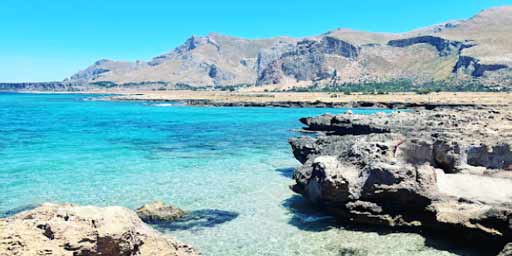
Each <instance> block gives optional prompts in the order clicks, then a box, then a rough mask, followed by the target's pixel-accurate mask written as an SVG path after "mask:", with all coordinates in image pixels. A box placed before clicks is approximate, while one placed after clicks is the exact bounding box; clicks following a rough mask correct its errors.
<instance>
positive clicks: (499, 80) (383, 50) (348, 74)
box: [66, 7, 512, 87]
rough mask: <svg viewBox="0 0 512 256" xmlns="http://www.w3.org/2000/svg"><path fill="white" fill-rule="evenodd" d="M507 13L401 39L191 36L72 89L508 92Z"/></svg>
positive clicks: (488, 13)
mask: <svg viewBox="0 0 512 256" xmlns="http://www.w3.org/2000/svg"><path fill="white" fill-rule="evenodd" d="M511 67H512V7H497V8H491V9H488V10H484V11H482V12H481V13H479V14H477V15H475V16H474V17H472V18H470V19H468V20H462V21H453V22H446V23H443V24H438V25H434V26H431V27H427V28H422V29H418V30H414V31H411V32H407V33H403V34H391V33H370V32H362V31H353V30H348V29H338V30H333V31H330V32H327V33H325V34H322V35H319V36H315V37H310V38H300V39H294V38H288V37H277V38H270V39H259V40H248V39H241V38H236V37H229V36H224V35H220V34H209V35H207V36H204V37H196V36H193V37H191V38H190V39H188V40H187V41H186V42H185V43H184V44H183V45H181V46H179V47H177V48H176V49H174V50H173V51H171V52H169V53H167V54H164V55H162V56H158V57H156V58H154V59H153V60H151V61H149V62H135V63H130V62H116V61H109V60H102V61H98V62H96V63H95V64H94V65H92V66H91V67H88V68H87V69H85V70H83V71H80V72H78V73H77V74H75V75H73V76H71V77H70V78H69V79H67V80H66V82H67V83H71V84H98V85H125V86H127V85H138V86H149V85H151V84H153V85H158V86H165V87H176V86H187V87H188V86H201V87H203V86H214V87H222V86H233V85H256V86H261V85H269V84H281V85H283V84H285V85H289V86H293V85H296V84H304V83H306V84H317V85H318V84H320V85H325V86H329V85H336V84H343V83H375V82H377V83H379V82H390V81H396V80H407V81H410V82H411V83H413V84H417V85H421V84H423V83H428V82H432V81H440V82H444V83H447V84H462V83H468V82H471V83H475V82H476V83H479V84H484V85H489V86H496V85H499V86H506V87H512V69H511Z"/></svg>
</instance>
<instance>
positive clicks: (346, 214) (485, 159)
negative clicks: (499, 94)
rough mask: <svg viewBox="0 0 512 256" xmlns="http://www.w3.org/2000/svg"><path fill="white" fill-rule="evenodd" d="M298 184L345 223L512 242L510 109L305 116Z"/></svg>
mask: <svg viewBox="0 0 512 256" xmlns="http://www.w3.org/2000/svg"><path fill="white" fill-rule="evenodd" d="M301 122H302V123H303V124H304V125H305V128H304V129H305V130H307V131H309V132H316V133H317V134H316V136H304V137H299V138H291V139H290V144H291V146H292V149H293V153H294V156H295V157H296V159H297V160H299V161H300V162H301V163H302V164H303V165H302V166H301V167H300V168H298V169H297V170H296V171H295V173H294V175H293V177H294V179H295V184H294V185H293V186H291V189H292V190H293V191H294V192H296V193H299V194H301V195H302V196H304V197H305V198H307V199H309V200H310V201H312V202H314V203H316V204H319V205H322V206H323V207H325V209H327V211H328V212H330V213H331V214H333V215H334V216H336V217H337V218H338V219H339V220H340V221H345V222H352V223H362V224H371V225H384V226H390V227H407V228H412V229H415V230H418V231H420V230H423V229H427V230H432V231H434V232H442V233H444V234H450V235H451V237H453V238H455V239H456V240H463V241H471V242H473V244H478V245H483V246H488V247H489V250H490V251H493V250H494V251H499V250H501V248H503V246H505V244H507V243H510V242H511V241H512V111H511V109H510V107H490V106H480V107H467V106H457V107H450V108H446V107H437V108H433V109H432V110H424V109H422V110H419V109H418V110H411V111H407V112H395V113H392V114H383V113H380V114H375V115H355V114H351V113H346V114H341V115H336V116H334V115H322V116H318V117H309V118H303V119H301ZM503 253H504V254H502V255H509V254H506V252H505V250H504V251H503Z"/></svg>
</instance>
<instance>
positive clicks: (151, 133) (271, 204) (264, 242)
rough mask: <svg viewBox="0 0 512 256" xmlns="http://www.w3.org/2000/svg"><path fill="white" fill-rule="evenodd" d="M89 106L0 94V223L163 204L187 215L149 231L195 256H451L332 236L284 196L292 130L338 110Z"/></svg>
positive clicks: (74, 100)
mask: <svg viewBox="0 0 512 256" xmlns="http://www.w3.org/2000/svg"><path fill="white" fill-rule="evenodd" d="M91 97H97V95H71V94H58V95H57V94H56V95H53V94H0V215H1V216H8V215H12V214H14V213H16V212H18V211H21V210H23V209H30V208H32V207H34V206H35V205H38V204H41V203H43V202H71V203H76V204H92V205H99V206H108V205H121V206H125V207H129V208H132V209H134V208H137V207H139V206H141V205H143V204H145V203H148V202H151V201H153V200H163V201H165V202H168V203H171V204H173V205H176V206H178V207H181V208H183V209H185V210H187V211H189V212H190V216H189V217H188V218H186V219H185V220H182V221H180V222H177V223H173V224H169V225H160V226H155V227H156V228H157V229H159V230H161V231H163V232H165V233H167V234H170V235H172V236H174V237H176V238H177V239H178V240H180V241H183V242H186V243H188V244H191V245H193V246H194V247H196V248H198V249H199V250H200V251H201V252H202V253H203V254H204V255H218V256H221V255H222V256H225V255H404V256H411V255H452V253H450V252H448V251H443V250H437V249H439V248H441V249H442V248H443V245H441V246H439V245H436V246H431V245H433V244H436V241H435V240H432V239H430V238H425V237H423V236H420V235H417V234H410V233H392V232H389V231H388V230H375V229H372V228H361V227H358V228H355V227H343V226H341V227H340V226H338V225H336V223H335V222H334V220H333V219H332V218H331V217H329V216H326V215H323V214H321V213H319V211H318V209H315V208H314V207H312V206H311V205H309V204H307V203H306V202H305V201H304V200H303V199H302V198H301V197H299V196H296V195H294V194H293V193H292V192H291V191H290V189H289V188H288V186H289V185H291V184H292V183H293V182H292V180H291V175H292V171H293V168H294V167H297V166H298V165H299V163H298V162H297V161H296V160H295V159H294V158H293V156H292V153H291V150H290V147H289V145H288V143H287V140H288V138H289V137H292V136H299V135H300V134H299V133H297V132H295V131H294V130H295V129H299V128H301V124H300V123H299V122H298V119H299V118H300V117H304V116H312V115H318V114H322V113H326V112H330V113H342V112H344V111H346V109H308V108H302V109H294V108H235V107H232V108H221V107H185V106H179V105H173V104H158V103H146V102H107V101H90V100H86V99H88V98H91ZM353 111H354V112H355V113H364V114H370V113H374V112H376V111H377V110H364V109H359V110H358V109H355V110H353ZM436 248H437V249H436ZM458 253H461V254H464V255H468V254H467V253H468V252H458Z"/></svg>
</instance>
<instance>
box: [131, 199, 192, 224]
mask: <svg viewBox="0 0 512 256" xmlns="http://www.w3.org/2000/svg"><path fill="white" fill-rule="evenodd" d="M136 212H137V215H139V217H140V218H141V219H142V220H143V221H144V222H147V223H158V222H168V221H174V220H177V219H179V218H182V217H183V216H185V211H183V210H182V209H179V208H177V207H174V206H172V205H167V204H165V203H163V202H161V201H154V202H152V203H149V204H145V205H143V206H142V207H140V208H138V209H137V210H136Z"/></svg>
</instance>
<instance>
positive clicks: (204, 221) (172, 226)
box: [155, 209, 239, 231]
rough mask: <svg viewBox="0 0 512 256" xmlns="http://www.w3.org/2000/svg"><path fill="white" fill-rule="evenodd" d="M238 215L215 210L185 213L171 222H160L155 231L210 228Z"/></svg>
mask: <svg viewBox="0 0 512 256" xmlns="http://www.w3.org/2000/svg"><path fill="white" fill-rule="evenodd" d="M238 215H239V214H238V213H236V212H230V211H223V210H217V209H203V210H196V211H190V212H187V215H185V216H184V217H182V218H180V219H177V220H175V221H173V222H160V223H158V224H156V225H155V226H156V228H157V229H165V230H172V231H173V230H199V229H202V228H211V227H215V226H217V225H220V224H223V223H226V222H228V221H232V220H234V219H236V218H237V217H238Z"/></svg>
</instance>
